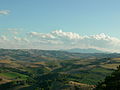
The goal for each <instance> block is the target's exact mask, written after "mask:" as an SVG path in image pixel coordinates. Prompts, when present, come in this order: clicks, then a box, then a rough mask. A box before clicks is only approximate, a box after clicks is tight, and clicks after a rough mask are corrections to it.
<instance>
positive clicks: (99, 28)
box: [0, 0, 120, 48]
mask: <svg viewBox="0 0 120 90" xmlns="http://www.w3.org/2000/svg"><path fill="white" fill-rule="evenodd" d="M119 4H120V1H119V0H0V35H1V36H2V38H4V39H5V38H7V37H9V38H12V37H14V38H15V37H17V39H18V36H19V40H20V38H28V35H26V33H31V32H37V34H35V33H32V36H34V34H35V35H37V36H39V35H41V34H40V33H44V34H47V33H48V34H49V33H51V32H52V31H54V30H58V32H59V30H60V29H61V30H63V31H62V33H64V34H65V35H68V34H69V33H67V32H74V33H76V34H79V35H81V36H83V37H84V36H85V35H87V36H90V35H93V36H94V35H98V36H99V37H102V36H104V35H103V34H100V33H105V36H106V37H107V35H108V36H110V37H116V38H117V39H120V25H119V23H120V5H119ZM4 11H5V12H6V13H5V12H4ZM7 29H9V32H8V31H7ZM12 29H13V31H12V32H14V31H16V30H17V32H18V31H20V34H19V35H18V34H15V33H14V34H13V33H11V32H10V30H12ZM14 29H16V30H14ZM3 32H8V33H7V34H6V33H3ZM60 34H61V33H60ZM71 35H72V34H71ZM73 36H74V34H73ZM75 37H76V35H75ZM90 38H91V36H90ZM92 38H93V37H92ZM95 38H96V37H95ZM102 39H103V38H102ZM21 40H22V39H21ZM110 40H111V39H110ZM112 40H113V39H112ZM118 41H119V40H118ZM102 44H103V43H102ZM117 44H118V42H117ZM114 46H116V45H114ZM46 47H47V46H46ZM93 47H96V46H93ZM117 47H119V46H117ZM96 48H99V47H96ZM102 48H104V47H102ZM110 48H111V47H110Z"/></svg>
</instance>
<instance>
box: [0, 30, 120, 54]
mask: <svg viewBox="0 0 120 90" xmlns="http://www.w3.org/2000/svg"><path fill="white" fill-rule="evenodd" d="M2 39H3V41H4V45H5V43H6V47H7V45H8V47H10V45H13V46H11V48H36V49H37V48H38V49H68V48H96V49H100V50H106V51H111V52H120V39H118V38H115V37H110V36H108V35H106V34H104V33H101V34H98V35H90V36H81V35H79V34H77V33H73V32H64V31H62V30H55V31H52V32H50V33H40V32H28V33H27V34H26V36H23V37H19V35H18V36H14V37H13V38H11V39H9V40H8V38H7V37H5V36H2V37H1V39H0V40H2ZM5 40H7V42H5ZM8 42H9V44H7V43H8ZM16 43H17V44H16ZM15 45H16V47H15ZM0 47H1V45H0ZM2 47H4V46H2Z"/></svg>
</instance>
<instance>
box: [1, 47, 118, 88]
mask: <svg viewBox="0 0 120 90" xmlns="http://www.w3.org/2000/svg"><path fill="white" fill-rule="evenodd" d="M118 65H120V55H119V54H115V53H113V54H105V53H104V54H103V53H100V54H98V53H94V54H80V53H68V52H63V51H44V50H8V49H0V90H93V89H94V88H95V86H96V85H98V82H100V81H101V80H104V78H105V77H106V76H108V75H110V74H111V72H113V71H114V70H115V69H116V67H117V66H118Z"/></svg>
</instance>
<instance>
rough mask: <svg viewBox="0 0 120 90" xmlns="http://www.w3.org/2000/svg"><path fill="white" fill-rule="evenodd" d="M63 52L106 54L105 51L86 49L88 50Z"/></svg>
mask: <svg viewBox="0 0 120 90" xmlns="http://www.w3.org/2000/svg"><path fill="white" fill-rule="evenodd" d="M65 51H67V52H72V53H106V51H102V50H97V49H93V48H88V49H80V48H72V49H68V50H65Z"/></svg>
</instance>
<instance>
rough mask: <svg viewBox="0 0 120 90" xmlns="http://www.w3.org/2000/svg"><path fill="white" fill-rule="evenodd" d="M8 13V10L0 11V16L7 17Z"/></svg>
mask: <svg viewBox="0 0 120 90" xmlns="http://www.w3.org/2000/svg"><path fill="white" fill-rule="evenodd" d="M9 13H10V11H9V10H0V15H7V14H9Z"/></svg>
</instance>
